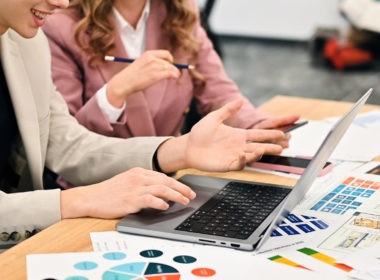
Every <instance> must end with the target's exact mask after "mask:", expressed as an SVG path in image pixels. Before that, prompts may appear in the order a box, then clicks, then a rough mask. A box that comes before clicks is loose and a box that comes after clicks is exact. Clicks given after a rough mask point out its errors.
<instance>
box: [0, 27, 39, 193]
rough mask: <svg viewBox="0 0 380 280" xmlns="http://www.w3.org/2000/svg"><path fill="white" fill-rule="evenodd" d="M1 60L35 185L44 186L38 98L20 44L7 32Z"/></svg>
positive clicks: (2, 42) (2, 45)
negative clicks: (34, 94)
mask: <svg viewBox="0 0 380 280" xmlns="http://www.w3.org/2000/svg"><path fill="white" fill-rule="evenodd" d="M1 61H2V63H3V68H4V73H5V76H6V79H7V84H8V88H9V92H10V96H11V99H12V103H13V106H14V110H15V113H16V119H17V124H18V128H19V131H20V134H21V137H22V139H23V144H24V148H25V152H26V156H27V159H28V165H29V169H30V173H31V175H32V180H33V184H34V187H42V185H43V183H42V171H43V162H42V156H41V155H42V153H41V143H40V128H39V124H38V114H37V111H36V107H35V106H34V104H35V100H34V97H33V94H32V89H31V87H30V84H29V77H28V75H27V73H26V70H25V68H24V63H23V60H22V58H21V55H20V53H19V49H18V46H17V44H16V43H15V42H13V41H12V40H11V39H10V38H9V37H7V33H6V34H4V35H3V36H1ZM36 67H37V66H36Z"/></svg>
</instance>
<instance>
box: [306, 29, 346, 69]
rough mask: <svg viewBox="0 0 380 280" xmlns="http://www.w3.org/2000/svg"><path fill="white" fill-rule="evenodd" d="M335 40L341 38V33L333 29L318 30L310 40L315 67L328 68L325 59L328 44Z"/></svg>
mask: <svg viewBox="0 0 380 280" xmlns="http://www.w3.org/2000/svg"><path fill="white" fill-rule="evenodd" d="M333 38H339V31H338V30H337V29H332V28H321V27H319V28H317V29H316V31H315V32H314V35H313V36H312V38H311V40H310V45H309V48H310V56H311V62H312V64H313V65H314V66H326V65H327V61H326V60H325V58H324V57H323V52H324V48H325V45H326V42H327V41H328V40H330V39H333Z"/></svg>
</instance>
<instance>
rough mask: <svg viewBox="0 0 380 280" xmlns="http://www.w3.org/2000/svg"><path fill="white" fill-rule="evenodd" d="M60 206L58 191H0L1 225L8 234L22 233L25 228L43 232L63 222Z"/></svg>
mask: <svg viewBox="0 0 380 280" xmlns="http://www.w3.org/2000/svg"><path fill="white" fill-rule="evenodd" d="M60 205H61V203H60V190H58V189H55V190H38V191H31V192H21V193H12V194H7V193H4V192H2V191H0V225H1V226H2V230H3V231H5V232H8V233H11V232H13V231H18V232H20V233H21V232H22V231H25V228H27V229H29V230H30V231H31V230H34V229H36V230H41V229H44V228H46V227H48V226H49V225H52V224H54V223H56V222H58V221H60V220H61V209H60ZM20 225H22V226H20ZM22 227H23V228H22Z"/></svg>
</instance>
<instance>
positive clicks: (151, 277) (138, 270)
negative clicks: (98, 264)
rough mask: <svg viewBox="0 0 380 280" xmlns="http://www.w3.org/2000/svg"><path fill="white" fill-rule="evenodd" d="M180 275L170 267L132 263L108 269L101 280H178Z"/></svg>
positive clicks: (160, 264)
mask: <svg viewBox="0 0 380 280" xmlns="http://www.w3.org/2000/svg"><path fill="white" fill-rule="evenodd" d="M180 278H181V275H180V273H179V271H178V270H177V269H175V268H174V267H172V266H169V265H166V264H162V263H153V262H132V263H126V264H122V265H118V266H115V267H112V268H110V269H108V270H107V271H106V272H105V273H103V275H102V280H115V279H118V280H179V279H180Z"/></svg>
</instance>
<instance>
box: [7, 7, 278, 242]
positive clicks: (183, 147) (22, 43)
mask: <svg viewBox="0 0 380 280" xmlns="http://www.w3.org/2000/svg"><path fill="white" fill-rule="evenodd" d="M66 6H68V0H18V1H11V0H0V62H1V65H0V66H1V67H2V70H3V71H2V72H3V73H4V76H3V75H1V77H0V81H1V83H0V88H1V91H0V94H1V95H4V96H5V95H9V96H10V99H11V102H10V107H12V108H13V109H14V116H15V118H16V121H17V129H18V132H19V133H18V135H19V141H18V140H15V141H13V143H11V144H13V148H12V149H11V152H10V155H8V156H7V157H6V158H5V157H3V154H0V161H1V162H2V163H6V164H7V165H8V166H9V167H10V169H11V170H13V172H14V173H15V174H17V175H18V176H19V178H18V180H17V184H14V185H13V184H11V183H10V182H11V181H12V180H8V177H7V176H5V175H4V176H3V178H0V181H1V183H0V189H1V191H0V227H1V230H2V231H3V232H7V231H14V230H15V229H19V228H20V227H21V230H22V228H25V227H33V228H37V229H42V228H45V227H47V226H49V225H51V224H53V223H55V222H57V221H59V220H60V219H63V218H75V217H86V216H90V217H100V218H116V217H121V216H124V215H128V214H129V213H134V212H137V211H139V210H140V209H141V208H143V207H153V208H157V209H166V208H167V207H168V205H167V203H166V202H165V200H173V201H176V202H179V203H182V204H187V203H188V202H189V200H190V199H192V198H194V197H195V194H194V193H193V192H192V191H191V189H190V188H188V187H187V186H185V185H183V184H181V183H179V182H177V181H175V180H174V179H171V178H169V177H167V176H165V175H164V174H162V173H158V172H155V171H151V170H152V169H154V168H156V169H158V168H160V169H161V170H162V171H163V172H168V173H169V172H174V171H176V170H179V169H182V168H187V167H193V168H198V169H203V170H209V171H227V170H234V169H240V168H242V167H243V166H244V164H245V163H246V162H249V161H253V160H256V159H257V158H259V157H261V156H262V154H263V153H279V152H281V149H282V147H281V146H279V145H275V144H268V143H265V142H267V141H268V139H276V140H280V139H284V134H283V133H281V132H279V131H266V130H242V129H236V128H231V127H228V126H226V125H224V124H223V121H224V120H225V119H227V118H228V117H230V116H232V115H233V114H234V113H236V112H237V111H238V110H239V108H240V107H241V105H242V104H241V102H233V103H229V104H228V105H226V106H224V107H223V108H221V109H220V110H218V111H215V112H213V113H211V114H209V115H208V116H206V117H205V118H204V119H203V120H202V122H200V123H198V124H197V125H196V126H195V128H194V129H193V131H192V132H191V133H190V134H186V135H183V136H180V137H176V138H167V137H148V138H131V139H127V140H125V139H120V138H107V137H105V136H101V135H98V134H95V133H92V132H90V131H88V130H87V129H85V128H84V127H83V126H81V125H79V124H78V123H77V121H76V120H75V118H73V117H72V116H71V115H70V114H69V112H68V109H67V105H66V103H65V101H64V100H63V98H62V97H61V95H60V94H59V93H58V92H56V90H55V87H54V85H53V82H52V80H51V72H50V65H51V59H50V51H49V46H48V42H47V40H46V38H45V37H44V35H43V33H42V32H41V31H39V27H41V26H42V25H43V24H44V23H45V20H46V17H47V16H49V15H50V14H52V13H53V12H54V10H55V9H57V8H64V7H66ZM4 96H3V97H4ZM2 114H4V112H3V111H1V112H0V116H2ZM3 122H4V121H3V118H1V117H0V127H3ZM2 132H3V133H8V131H2ZM255 142H256V143H255ZM259 142H263V143H259ZM155 158H156V160H155V161H156V165H155V166H153V163H152V160H153V159H155ZM44 166H47V167H48V168H50V169H51V170H53V171H54V172H56V173H58V174H60V175H62V176H63V177H64V178H66V179H68V180H70V181H71V182H73V183H74V184H75V185H77V186H79V187H76V188H73V189H69V190H64V191H60V190H58V189H53V190H46V189H44V186H43V183H42V173H43V168H44ZM143 168H145V169H143ZM149 169H150V170H149ZM126 170H129V171H126ZM0 174H2V173H0ZM12 178H13V182H14V176H13V177H12ZM85 185H88V186H86V187H84V186H85ZM81 186H82V187H81ZM2 237H3V235H2Z"/></svg>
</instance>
